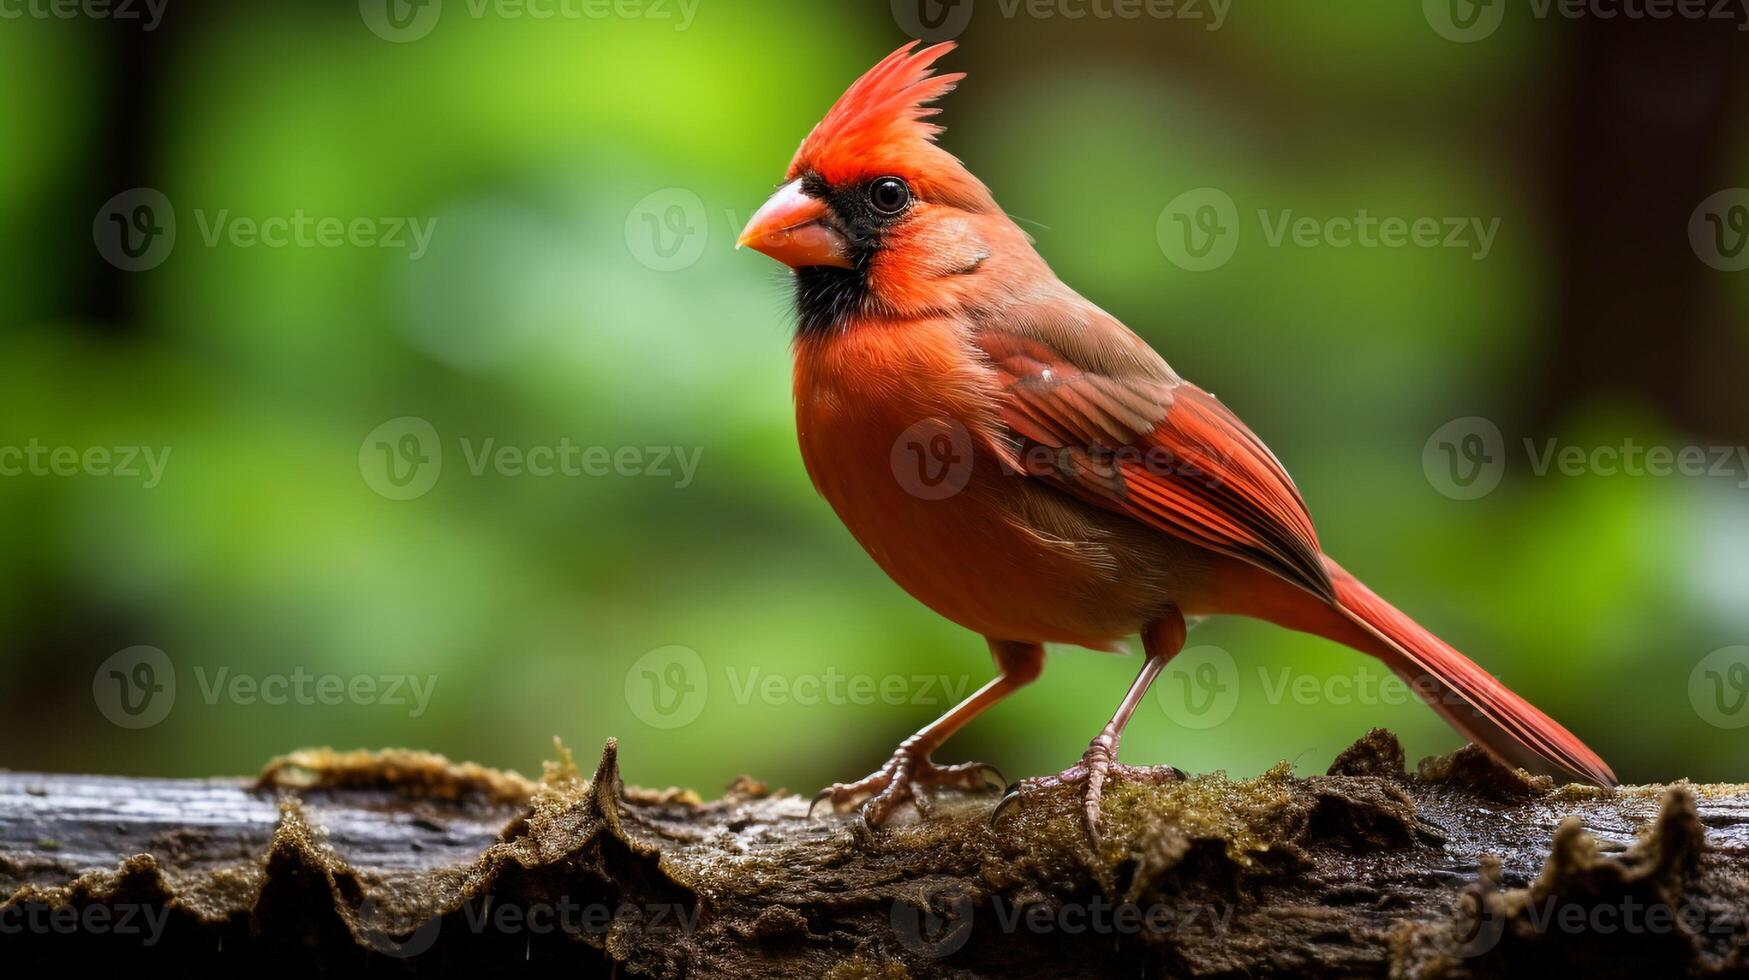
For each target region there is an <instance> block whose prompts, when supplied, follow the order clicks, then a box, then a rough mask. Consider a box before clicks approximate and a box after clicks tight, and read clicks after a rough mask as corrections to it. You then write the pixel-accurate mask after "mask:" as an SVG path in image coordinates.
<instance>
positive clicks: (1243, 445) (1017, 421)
mask: <svg viewBox="0 0 1749 980" xmlns="http://www.w3.org/2000/svg"><path fill="white" fill-rule="evenodd" d="M974 342H975V343H976V345H977V346H978V347H979V348H980V349H981V350H982V351H983V352H984V354H985V355H986V356H987V357H988V358H989V362H990V365H991V366H992V368H993V369H994V370H995V372H996V376H997V380H998V383H999V385H1000V386H1001V388H1002V390H1003V393H1004V399H1003V404H1002V408H1001V417H1002V420H1003V422H1004V423H1005V424H1006V425H1007V426H1008V427H1009V428H1010V430H1012V433H1013V435H1014V437H1015V439H1014V441H1015V443H1016V445H1015V446H1014V447H1013V451H1014V452H1015V454H1016V456H1017V458H1018V459H1019V460H1020V467H1021V468H1022V469H1023V470H1024V471H1025V472H1027V473H1030V474H1032V475H1034V476H1038V477H1041V478H1044V479H1048V480H1050V481H1052V482H1054V483H1056V484H1057V485H1058V486H1060V487H1062V488H1063V489H1065V490H1067V491H1069V492H1071V493H1073V494H1075V495H1076V496H1078V497H1081V498H1083V499H1087V500H1090V501H1093V502H1095V503H1098V504H1100V505H1101V506H1105V507H1108V508H1110V509H1113V510H1116V511H1119V512H1121V513H1124V514H1127V515H1129V516H1131V517H1134V518H1135V519H1137V520H1139V521H1142V522H1144V523H1146V524H1148V525H1150V526H1152V527H1156V528H1158V529H1160V530H1162V531H1166V532H1168V533H1170V534H1174V535H1177V536H1179V537H1181V538H1184V539H1186V540H1189V541H1192V542H1194V543H1196V544H1199V545H1201V546H1203V547H1206V548H1208V549H1210V550H1212V551H1217V552H1220V553H1222V554H1227V555H1231V556H1233V557H1236V558H1240V559H1243V560H1245V561H1249V562H1251V563H1253V564H1256V565H1258V566H1260V567H1262V568H1264V569H1267V570H1269V571H1271V572H1274V573H1275V574H1277V575H1279V576H1281V577H1282V578H1284V579H1286V580H1288V581H1290V582H1293V583H1295V584H1297V585H1300V586H1302V587H1304V588H1305V589H1307V590H1308V591H1310V592H1312V593H1314V594H1316V595H1319V596H1321V597H1323V598H1325V599H1331V598H1333V596H1334V590H1333V589H1332V586H1331V584H1330V578H1329V575H1328V574H1327V572H1326V571H1325V568H1324V565H1323V561H1322V558H1321V554H1320V549H1319V546H1318V537H1317V532H1316V531H1315V530H1314V529H1313V527H1312V520H1311V518H1310V516H1308V514H1307V513H1306V505H1305V502H1304V501H1303V500H1301V499H1300V495H1299V491H1298V490H1297V489H1295V487H1294V484H1293V481H1292V480H1291V479H1289V477H1288V475H1287V471H1286V470H1285V469H1283V468H1282V465H1281V463H1280V461H1279V460H1277V459H1276V458H1275V454H1273V453H1271V452H1270V451H1269V448H1268V447H1267V446H1265V445H1264V444H1263V442H1262V440H1260V439H1258V438H1257V436H1256V435H1254V434H1253V433H1252V432H1251V430H1250V429H1248V428H1246V427H1245V424H1244V423H1243V422H1241V421H1240V420H1239V418H1238V416H1236V415H1234V414H1233V413H1232V412H1231V411H1229V410H1228V409H1227V408H1226V406H1224V405H1222V404H1221V403H1220V402H1219V401H1217V400H1216V399H1215V397H1214V396H1213V395H1210V394H1209V393H1208V392H1205V391H1203V390H1202V389H1200V388H1198V387H1196V386H1195V385H1192V384H1190V383H1189V382H1186V381H1184V380H1182V379H1180V378H1178V376H1177V375H1175V374H1173V373H1172V369H1171V368H1170V367H1168V366H1167V365H1166V362H1165V361H1163V360H1161V359H1160V357H1159V355H1158V354H1155V353H1154V351H1153V350H1152V349H1151V348H1149V347H1148V346H1147V345H1146V344H1145V343H1144V342H1143V341H1142V340H1141V339H1140V338H1138V337H1136V335H1135V334H1133V333H1131V332H1130V331H1129V329H1128V328H1126V327H1124V326H1123V325H1122V324H1121V323H1118V322H1117V321H1116V320H1114V319H1112V318H1111V317H1109V316H1108V315H1106V314H1105V313H1103V312H1101V311H1099V310H1098V309H1096V308H1094V307H1092V306H1090V305H1087V304H1084V303H1077V302H1073V301H1070V300H1060V301H1057V302H1055V303H1052V304H1045V305H1043V306H1042V307H1041V306H1034V307H1032V308H1030V309H1027V310H1025V311H1022V312H1020V313H1018V314H1017V315H1014V316H1010V317H1003V318H1001V320H1000V321H999V322H986V323H985V324H984V325H983V327H982V329H980V330H979V331H978V333H977V334H976V336H975V338H974Z"/></svg>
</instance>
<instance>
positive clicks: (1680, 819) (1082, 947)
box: [0, 730, 1749, 978]
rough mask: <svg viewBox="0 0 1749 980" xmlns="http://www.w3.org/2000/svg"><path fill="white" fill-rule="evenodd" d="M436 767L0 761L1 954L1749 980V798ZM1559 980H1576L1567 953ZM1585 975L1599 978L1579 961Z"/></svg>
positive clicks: (234, 963)
mask: <svg viewBox="0 0 1749 980" xmlns="http://www.w3.org/2000/svg"><path fill="white" fill-rule="evenodd" d="M560 754H561V759H560V761H559V762H557V763H551V764H549V766H548V772H547V773H546V775H545V777H544V778H543V779H542V780H541V781H540V782H538V783H536V782H531V781H528V780H524V779H522V778H521V777H519V776H516V775H514V774H510V773H501V772H497V771H494V770H489V769H484V768H481V767H478V766H469V765H455V764H451V763H448V762H447V761H445V760H443V759H442V758H440V757H437V756H432V755H427V754H423V753H412V752H400V751H394V752H384V753H375V754H370V753H351V754H336V753H332V752H327V751H325V750H322V751H306V752H301V753H296V754H294V755H292V756H288V757H286V758H284V759H280V760H276V761H275V762H274V763H273V764H272V765H270V766H269V767H268V769H267V770H266V771H265V772H264V773H263V774H262V776H261V777H260V778H259V779H258V780H257V781H256V782H254V783H245V782H243V781H240V780H151V779H120V778H112V777H96V776H55V775H33V774H23V773H0V896H5V898H4V902H3V903H0V963H4V964H5V965H6V967H8V968H9V971H16V972H15V973H14V975H20V976H25V975H34V974H36V973H39V972H46V971H49V970H55V971H68V970H76V971H78V972H82V973H94V974H96V975H111V974H114V973H118V972H120V971H123V970H126V971H128V972H130V973H145V974H174V975H212V974H217V975H228V976H236V975H240V974H243V973H245V972H247V971H257V970H261V971H271V972H273V973H280V972H285V971H290V970H298V971H308V972H311V973H315V974H320V975H329V974H332V975H340V976H345V975H351V974H355V973H356V974H365V975H393V976H418V975H425V976H439V975H465V976H479V975H486V976H494V977H496V976H509V975H517V976H556V975H561V974H562V975H565V976H569V977H578V976H585V977H588V976H611V975H625V974H633V975H649V976H657V977H681V976H694V977H696V976H735V977H778V976H806V977H822V976H823V977H836V978H852V977H906V976H911V977H997V976H1013V975H1026V976H1051V977H1083V976H1085V977H1103V976H1113V975H1126V976H1162V977H1163V976H1204V977H1206V976H1234V977H1237V976H1246V977H1261V976H1296V977H1297V976H1345V977H1346V976H1381V977H1382V976H1387V975H1389V976H1398V977H1424V976H1425V977H1434V976H1448V977H1465V976H1507V975H1512V976H1519V975H1529V974H1542V975H1544V976H1558V975H1566V974H1569V973H1574V975H1593V976H1642V977H1643V976H1674V975H1685V974H1686V975H1696V976H1714V975H1716V976H1745V975H1749V953H1745V951H1744V947H1745V946H1746V945H1749V924H1746V917H1749V786H1694V785H1690V784H1686V783H1682V784H1676V785H1673V786H1642V787H1626V788H1623V789H1620V790H1617V791H1613V792H1606V791H1602V790H1591V789H1585V788H1579V787H1567V788H1562V789H1552V788H1551V787H1549V786H1548V784H1547V783H1546V782H1539V781H1537V780H1533V779H1531V778H1529V777H1526V776H1524V775H1523V774H1522V773H1516V772H1509V771H1507V770H1504V769H1502V768H1500V767H1498V766H1496V765H1495V764H1494V763H1492V762H1490V761H1489V760H1488V759H1487V758H1486V757H1485V756H1483V755H1482V754H1481V753H1480V752H1479V751H1477V750H1475V749H1473V748H1468V749H1465V750H1462V751H1460V752H1457V753H1454V754H1453V755H1451V756H1445V757H1441V758H1439V759H1432V760H1427V761H1426V762H1423V763H1422V765H1421V767H1420V771H1419V773H1418V774H1417V775H1415V776H1409V775H1407V774H1405V772H1404V770H1403V754H1402V749H1401V748H1400V746H1399V745H1398V743H1397V740H1396V738H1395V737H1394V736H1392V735H1391V734H1390V733H1388V732H1385V731H1382V730H1375V731H1373V732H1371V733H1369V734H1368V735H1367V736H1366V737H1365V738H1364V739H1362V740H1361V741H1360V742H1358V743H1356V744H1355V745H1354V746H1353V747H1351V748H1349V749H1348V750H1346V751H1345V752H1343V753H1342V755H1341V756H1339V757H1338V758H1337V760H1336V762H1335V764H1334V765H1333V766H1332V767H1331V770H1330V774H1328V775H1325V776H1311V777H1304V778H1297V777H1294V776H1292V775H1291V774H1290V773H1289V772H1288V769H1287V767H1286V766H1285V765H1284V766H1281V767H1278V768H1277V769H1276V770H1273V771H1271V772H1269V773H1266V774H1264V775H1263V776H1260V777H1258V778H1255V779H1248V780H1240V781H1230V780H1228V779H1227V778H1226V777H1225V776H1224V775H1222V774H1218V773H1217V774H1214V775H1209V776H1197V777H1193V778H1191V779H1190V780H1188V781H1185V782H1167V781H1155V780H1150V779H1136V778H1130V779H1120V780H1117V781H1114V782H1113V783H1112V784H1110V785H1109V786H1108V789H1107V828H1106V835H1105V838H1104V840H1103V842H1102V844H1101V845H1100V847H1099V848H1098V850H1097V852H1094V851H1091V850H1089V848H1088V847H1087V845H1086V844H1085V843H1084V842H1083V840H1082V837H1081V834H1080V830H1079V824H1078V822H1077V820H1076V817H1075V802H1076V801H1075V800H1074V799H1073V798H1072V796H1071V795H1070V793H1071V792H1072V791H1069V790H1064V789H1061V788H1057V789H1029V790H1028V791H1027V792H1026V793H1025V795H1023V797H1022V799H1021V801H1020V804H1019V806H1018V807H1017V808H1016V810H1015V811H1014V812H1013V815H1012V817H1005V819H1004V822H1003V824H1002V826H1001V827H1000V828H998V829H992V828H991V827H990V826H989V825H988V821H987V817H988V813H989V809H990V802H991V801H990V800H989V799H985V798H952V799H949V798H945V797H944V798H943V799H941V800H940V801H939V802H938V804H937V806H936V807H935V808H934V809H933V812H932V813H931V815H930V817H929V818H928V819H926V820H922V821H916V822H912V823H910V824H906V825H903V826H897V827H890V828H887V829H886V830H883V831H881V832H879V833H876V834H873V835H870V834H867V833H865V832H862V831H861V830H860V828H859V825H858V824H857V822H856V821H855V820H854V818H847V817H829V818H825V819H818V820H809V819H808V817H807V801H805V800H803V799H801V798H799V797H796V796H792V795H787V794H773V793H770V792H768V791H767V790H766V788H765V787H764V786H763V785H762V784H759V783H757V782H754V781H753V780H750V779H747V778H746V777H743V778H742V779H740V780H738V781H737V782H736V783H735V784H734V785H732V786H730V787H729V789H728V792H727V793H726V795H725V796H724V797H723V798H722V799H721V800H717V801H714V802H710V803H702V802H700V801H699V800H698V798H697V797H696V796H695V795H694V794H692V793H690V792H685V791H677V790H669V791H666V792H662V793H654V792H650V791H646V790H636V789H631V790H628V789H626V788H625V787H623V785H622V784H621V781H620V775H619V769H618V761H617V750H616V746H615V743H614V742H612V741H609V742H608V745H607V749H606V751H605V752H604V753H603V756H602V759H601V763H600V765H599V767H598V768H597V770H596V773H595V775H594V778H592V779H582V778H580V776H579V773H578V772H577V770H576V768H575V767H574V766H573V765H572V764H571V763H570V761H569V757H568V755H567V754H565V753H564V752H563V751H562V750H561V753H560ZM1550 971H1558V972H1555V973H1551V972H1550ZM1575 971H1585V972H1584V973H1583V974H1578V973H1575Z"/></svg>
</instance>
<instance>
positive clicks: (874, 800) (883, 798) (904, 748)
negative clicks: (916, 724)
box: [808, 740, 1007, 827]
mask: <svg viewBox="0 0 1749 980" xmlns="http://www.w3.org/2000/svg"><path fill="white" fill-rule="evenodd" d="M1006 785H1007V780H1006V779H1004V778H1003V776H1002V772H1001V770H998V769H997V768H996V767H995V766H992V765H990V764H989V763H985V762H961V763H956V764H954V765H950V766H942V765H937V764H935V763H934V762H931V761H930V760H929V754H928V753H927V752H924V751H920V750H919V749H917V748H916V747H914V746H912V745H911V743H910V741H909V740H907V741H906V742H905V743H903V744H901V745H900V746H899V748H898V750H897V751H895V752H894V753H893V757H892V758H891V759H888V760H887V761H886V764H885V765H883V766H881V767H880V768H879V769H876V770H875V771H874V772H871V773H869V774H868V775H867V776H864V777H863V778H861V779H858V780H856V781H855V782H851V783H833V784H832V785H831V786H828V787H826V788H825V789H823V790H821V791H820V793H819V795H817V796H815V797H814V802H813V803H812V804H811V805H809V807H808V814H809V815H810V816H812V815H813V812H814V808H815V807H817V806H819V805H820V804H821V803H829V804H831V807H832V810H833V812H835V813H844V812H846V811H848V810H850V809H852V808H854V807H856V806H859V805H860V806H861V807H862V819H863V822H864V823H865V824H866V825H867V826H869V827H879V826H881V825H882V824H884V823H886V822H887V820H888V819H889V818H891V817H892V815H893V813H894V812H895V811H897V810H898V808H899V807H900V806H901V805H903V804H905V803H907V802H909V803H910V804H911V805H912V806H914V807H916V808H917V812H918V813H919V814H920V815H922V816H928V815H929V811H930V808H931V805H932V797H931V795H930V791H931V790H934V789H938V788H947V789H958V790H965V791H968V792H976V791H980V790H995V791H998V792H999V791H1001V790H1002V789H1003V787H1004V786H1006Z"/></svg>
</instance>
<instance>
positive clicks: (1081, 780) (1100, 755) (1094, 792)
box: [990, 733, 1185, 847]
mask: <svg viewBox="0 0 1749 980" xmlns="http://www.w3.org/2000/svg"><path fill="white" fill-rule="evenodd" d="M1116 756H1117V739H1116V738H1114V737H1111V735H1110V733H1101V734H1100V736H1099V737H1098V738H1096V739H1094V740H1093V744H1091V745H1089V746H1088V747H1087V752H1086V754H1084V755H1082V757H1081V761H1080V762H1078V763H1076V764H1075V765H1073V766H1071V767H1069V768H1068V769H1065V770H1063V771H1062V772H1060V773H1058V774H1056V775H1055V776H1044V777H1041V778H1038V779H1027V780H1022V781H1020V782H1018V783H1014V784H1012V785H1010V786H1009V787H1008V789H1007V791H1006V792H1005V793H1003V795H1002V798H1001V799H1000V800H998V801H996V808H995V809H994V810H992V811H990V826H991V828H992V829H994V828H996V827H998V826H999V825H1000V823H1001V821H1002V818H1003V816H1004V815H1006V814H1007V813H1008V812H1009V811H1010V810H1011V809H1012V808H1013V807H1015V806H1016V805H1017V804H1018V803H1019V802H1020V799H1021V796H1022V795H1023V793H1024V791H1025V790H1026V788H1027V787H1029V786H1032V787H1037V788H1039V789H1049V788H1052V787H1055V786H1069V785H1074V784H1080V786H1081V829H1082V831H1083V832H1084V833H1085V834H1086V835H1087V842H1088V844H1090V845H1091V846H1094V847H1098V846H1099V842H1100V839H1101V835H1100V825H1101V822H1102V818H1103V816H1104V812H1103V809H1102V807H1101V801H1102V800H1103V799H1104V795H1105V784H1106V782H1107V780H1109V779H1110V778H1111V777H1112V776H1113V775H1114V774H1119V775H1122V776H1124V777H1125V778H1131V777H1134V778H1136V779H1140V780H1145V781H1151V782H1157V781H1161V780H1167V781H1174V782H1175V781H1178V780H1182V779H1184V778H1185V775H1184V772H1183V771H1182V770H1179V769H1175V768H1173V767H1171V766H1161V767H1158V768H1153V769H1136V768H1132V767H1130V766H1123V765H1119V764H1118V763H1117V762H1116V761H1115V759H1116Z"/></svg>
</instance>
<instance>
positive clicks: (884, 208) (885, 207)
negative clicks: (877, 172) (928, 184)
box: [868, 177, 911, 214]
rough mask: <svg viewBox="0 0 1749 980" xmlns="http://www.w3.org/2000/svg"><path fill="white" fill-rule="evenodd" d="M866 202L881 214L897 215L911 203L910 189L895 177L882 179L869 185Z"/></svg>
mask: <svg viewBox="0 0 1749 980" xmlns="http://www.w3.org/2000/svg"><path fill="white" fill-rule="evenodd" d="M868 200H869V203H870V204H873V205H874V207H875V210H876V211H879V212H880V213H882V214H898V213H899V212H900V211H903V210H905V205H907V204H910V203H911V188H910V187H908V186H906V184H905V182H904V181H902V180H900V179H899V178H897V177H882V178H880V179H879V180H876V181H875V182H874V183H873V184H871V185H869V189H868Z"/></svg>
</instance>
